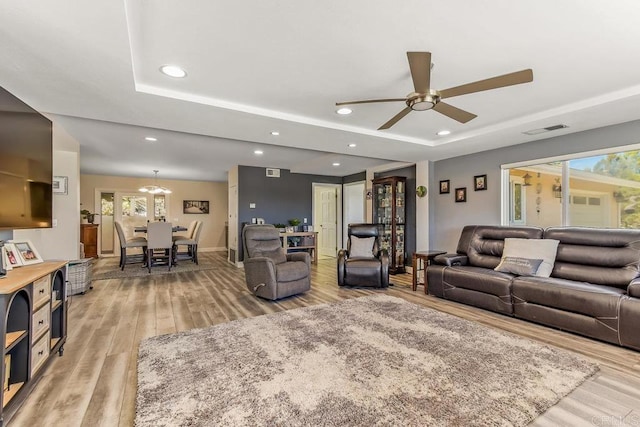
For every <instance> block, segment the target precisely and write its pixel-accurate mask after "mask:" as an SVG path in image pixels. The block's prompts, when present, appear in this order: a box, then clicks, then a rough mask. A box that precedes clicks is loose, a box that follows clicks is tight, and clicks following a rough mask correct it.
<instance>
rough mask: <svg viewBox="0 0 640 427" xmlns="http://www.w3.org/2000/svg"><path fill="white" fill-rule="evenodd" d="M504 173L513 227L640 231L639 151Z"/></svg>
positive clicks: (509, 169)
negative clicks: (573, 227) (627, 229)
mask: <svg viewBox="0 0 640 427" xmlns="http://www.w3.org/2000/svg"><path fill="white" fill-rule="evenodd" d="M503 169H504V174H503V177H504V178H503V179H508V180H509V186H508V188H509V190H508V194H503V199H504V200H505V204H504V206H505V209H508V210H507V211H505V212H506V214H505V213H503V217H504V218H505V222H506V218H508V224H512V225H516V224H526V225H534V226H540V227H549V226H555V225H576V226H587V227H613V228H618V227H620V228H640V151H638V150H629V151H618V152H613V153H605V154H598V155H593V156H582V157H579V156H576V157H575V158H570V159H563V160H561V161H553V162H546V163H542V162H537V163H535V162H534V163H532V164H527V165H517V166H514V167H503ZM503 188H505V190H506V188H507V187H503Z"/></svg>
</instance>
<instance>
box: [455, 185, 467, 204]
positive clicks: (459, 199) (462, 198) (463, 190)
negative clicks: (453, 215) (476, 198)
mask: <svg viewBox="0 0 640 427" xmlns="http://www.w3.org/2000/svg"><path fill="white" fill-rule="evenodd" d="M466 201H467V187H460V188H456V203H465V202H466Z"/></svg>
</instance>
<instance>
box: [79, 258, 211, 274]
mask: <svg viewBox="0 0 640 427" xmlns="http://www.w3.org/2000/svg"><path fill="white" fill-rule="evenodd" d="M212 254H213V253H211V254H210V253H207V254H203V255H200V256H199V259H198V264H196V263H194V262H192V261H191V260H184V261H178V264H177V265H175V266H173V267H171V271H169V269H168V268H167V266H161V265H158V266H154V267H151V273H149V270H148V269H147V268H146V267H144V268H143V267H142V264H127V265H126V266H125V268H124V270H120V267H119V266H118V264H119V262H120V259H119V258H118V257H113V258H102V259H100V260H99V261H98V262H96V263H95V264H94V267H93V274H92V276H91V278H92V280H105V279H124V278H127V277H142V276H149V275H158V274H174V273H186V272H191V271H202V270H211V269H214V268H216V265H215V263H214V262H212V259H211V257H212V256H213V255H212ZM207 255H208V256H207Z"/></svg>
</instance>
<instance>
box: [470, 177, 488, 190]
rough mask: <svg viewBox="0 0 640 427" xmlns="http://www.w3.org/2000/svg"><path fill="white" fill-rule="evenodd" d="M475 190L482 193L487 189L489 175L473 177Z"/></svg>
mask: <svg viewBox="0 0 640 427" xmlns="http://www.w3.org/2000/svg"><path fill="white" fill-rule="evenodd" d="M473 189H474V191H481V190H486V189H487V174H484V175H476V176H474V177H473Z"/></svg>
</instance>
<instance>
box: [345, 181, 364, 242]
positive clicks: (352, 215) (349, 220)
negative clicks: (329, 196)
mask: <svg viewBox="0 0 640 427" xmlns="http://www.w3.org/2000/svg"><path fill="white" fill-rule="evenodd" d="M343 191H344V226H343V228H344V229H343V233H342V247H343V248H346V247H347V239H348V238H349V236H348V235H347V231H348V229H349V224H358V223H363V222H366V220H365V202H366V199H365V183H364V181H362V182H354V183H352V184H345V185H344V186H343Z"/></svg>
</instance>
